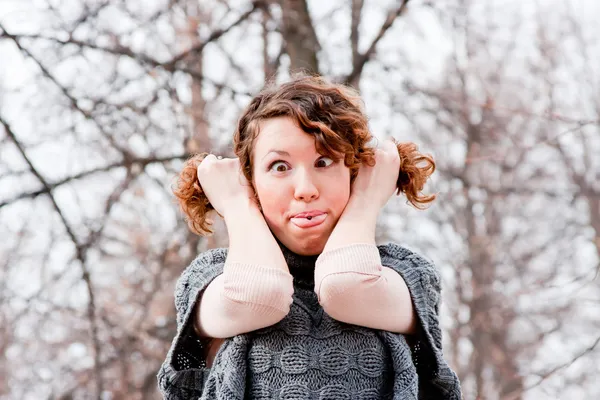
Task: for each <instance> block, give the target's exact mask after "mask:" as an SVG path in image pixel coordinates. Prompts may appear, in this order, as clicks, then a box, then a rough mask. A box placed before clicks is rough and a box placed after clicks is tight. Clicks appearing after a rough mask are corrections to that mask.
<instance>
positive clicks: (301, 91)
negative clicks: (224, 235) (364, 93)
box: [173, 76, 435, 235]
mask: <svg viewBox="0 0 600 400" xmlns="http://www.w3.org/2000/svg"><path fill="white" fill-rule="evenodd" d="M276 117H289V118H291V119H293V120H294V121H295V123H296V124H297V125H298V126H299V127H300V128H301V129H302V130H303V131H304V132H306V133H308V134H310V135H312V136H314V137H315V144H316V147H317V151H318V152H319V153H321V154H323V155H326V156H328V157H330V158H332V159H334V160H342V159H343V161H344V164H345V165H346V167H348V168H349V169H350V174H351V177H352V180H353V179H354V178H355V177H356V175H357V173H358V169H359V167H360V165H361V164H363V163H365V164H367V165H370V166H372V165H374V164H375V157H374V149H373V148H372V147H369V145H368V143H369V142H370V141H371V140H372V139H373V136H372V135H371V133H370V131H369V128H368V120H367V117H366V114H365V112H364V110H363V106H362V101H361V99H360V97H359V95H358V93H357V92H356V91H355V90H353V89H351V88H349V87H347V86H344V85H340V84H334V83H331V82H328V81H326V80H325V79H323V78H321V77H318V76H300V77H296V78H294V79H292V80H291V81H289V82H286V83H284V84H281V85H276V84H274V83H272V84H270V85H268V86H266V87H265V88H264V89H263V90H262V91H261V92H260V93H259V94H258V95H257V96H255V97H254V98H253V99H252V101H251V102H250V104H249V105H248V106H247V107H246V109H245V110H244V112H243V114H242V116H241V117H240V119H239V121H238V124H237V128H236V130H235V133H234V136H233V149H234V153H235V155H236V156H237V157H238V158H239V160H240V165H241V167H242V171H243V173H244V175H245V176H246V179H248V182H252V150H253V148H254V141H255V140H256V138H257V137H258V133H259V124H260V122H261V121H263V120H266V119H269V118H276ZM396 146H397V148H398V154H399V155H400V173H399V175H398V182H397V185H396V186H397V189H398V192H397V193H398V194H400V193H404V195H405V196H406V198H407V200H408V202H409V203H411V204H412V205H413V206H415V207H416V208H418V209H424V208H425V207H426V205H427V204H428V203H431V202H432V201H433V200H434V199H435V195H425V194H423V193H422V190H423V187H424V186H425V182H426V181H427V179H428V178H429V177H430V176H431V174H432V173H433V172H434V171H435V162H434V161H433V158H432V157H431V156H430V155H424V154H421V153H419V151H418V148H417V145H416V144H414V143H410V142H409V143H397V144H396ZM206 154H207V153H203V154H198V155H195V156H193V157H191V158H190V159H189V160H187V162H186V163H185V165H184V167H183V170H182V171H181V173H180V175H179V179H178V182H177V186H176V188H174V190H173V192H174V194H175V196H176V197H177V198H178V200H179V204H180V206H181V209H182V211H183V212H184V214H185V215H186V216H187V221H188V225H189V227H190V229H191V230H192V231H193V232H195V233H197V234H200V235H204V234H207V233H211V232H212V231H211V229H210V222H209V221H207V218H206V217H207V213H208V212H209V211H211V210H212V209H213V208H212V206H211V205H210V202H209V201H208V199H207V197H206V196H205V195H204V192H203V191H202V188H201V186H200V184H199V182H198V176H197V172H196V169H197V167H198V165H199V164H200V162H201V161H202V160H203V159H204V157H205V156H206Z"/></svg>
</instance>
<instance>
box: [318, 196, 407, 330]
mask: <svg viewBox="0 0 600 400" xmlns="http://www.w3.org/2000/svg"><path fill="white" fill-rule="evenodd" d="M370 209H371V208H369V207H365V205H364V204H361V203H360V201H355V200H352V201H351V202H349V204H348V206H346V209H345V210H344V213H343V214H342V217H341V218H340V220H339V221H338V224H337V225H336V228H335V229H334V230H333V232H332V234H331V236H330V238H329V240H328V242H327V245H326V246H325V249H324V251H323V253H322V254H321V256H319V258H318V260H317V263H316V267H315V291H316V293H317V295H318V297H319V302H320V303H321V305H322V306H323V309H324V310H325V312H327V314H329V315H330V316H331V317H332V318H335V319H337V320H339V321H342V322H346V323H350V324H355V325H361V326H366V327H369V328H374V329H382V330H387V331H391V332H398V333H413V332H414V331H415V326H416V317H415V313H414V310H413V304H412V300H411V296H410V293H409V291H408V287H407V286H406V283H405V282H404V279H402V276H400V274H398V273H397V272H396V271H394V270H392V269H390V268H387V267H384V266H382V264H381V258H380V256H379V250H378V249H377V246H375V224H376V219H377V214H376V213H374V212H369V210H370Z"/></svg>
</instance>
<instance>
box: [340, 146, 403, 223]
mask: <svg viewBox="0 0 600 400" xmlns="http://www.w3.org/2000/svg"><path fill="white" fill-rule="evenodd" d="M399 170H400V156H399V154H398V148H397V147H396V144H395V143H394V142H393V141H391V140H389V139H388V140H385V141H383V142H382V144H381V146H380V147H379V148H377V149H375V165H374V166H372V167H370V166H368V165H365V164H363V165H361V166H360V169H359V171H358V176H357V177H356V179H355V180H354V183H353V185H352V190H351V194H350V202H352V203H356V204H358V205H359V206H360V207H368V208H369V209H372V210H373V211H375V212H376V213H379V210H381V208H382V207H383V206H384V205H385V204H386V203H387V201H388V200H389V199H390V197H391V196H392V195H393V194H394V192H395V191H396V184H397V181H398V174H399Z"/></svg>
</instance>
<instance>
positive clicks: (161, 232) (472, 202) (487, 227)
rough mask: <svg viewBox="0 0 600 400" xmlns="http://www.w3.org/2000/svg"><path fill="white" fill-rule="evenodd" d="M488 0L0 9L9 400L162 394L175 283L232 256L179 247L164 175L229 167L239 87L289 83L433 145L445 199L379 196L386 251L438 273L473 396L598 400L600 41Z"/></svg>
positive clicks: (387, 130)
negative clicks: (341, 94) (301, 79)
mask: <svg viewBox="0 0 600 400" xmlns="http://www.w3.org/2000/svg"><path fill="white" fill-rule="evenodd" d="M500 3H502V2H496V1H492V2H486V3H485V4H482V3H481V2H480V3H476V2H470V1H466V0H464V1H459V2H454V3H452V2H451V3H447V2H446V3H444V2H440V3H439V4H438V3H436V4H434V3H433V2H427V1H413V2H410V3H409V2H408V1H406V0H404V1H364V0H353V1H352V2H347V1H341V0H339V1H334V2H316V1H307V0H302V1H288V0H279V1H276V0H264V1H260V0H255V1H250V0H245V1H244V0H242V1H224V0H210V1H202V2H199V1H196V0H168V1H167V0H165V1H158V0H157V1H154V2H147V1H141V0H139V1H136V0H133V1H116V2H115V1H92V0H80V1H78V2H74V3H73V2H71V3H70V4H66V3H65V4H63V3H57V2H52V1H47V2H41V3H36V5H29V6H28V7H29V8H26V7H25V6H24V5H22V4H19V3H14V4H15V5H12V6H11V7H12V8H9V6H5V5H2V6H0V59H2V60H9V61H8V63H7V64H6V65H8V66H9V67H3V69H2V70H0V74H2V75H0V79H2V80H3V81H2V93H0V95H1V96H2V98H1V99H0V100H1V101H0V158H1V159H2V163H0V219H1V220H2V224H0V236H1V237H2V238H3V239H4V238H6V239H4V240H3V241H2V243H0V255H1V256H2V257H1V259H2V263H1V264H0V277H1V278H2V279H1V280H0V282H1V283H0V299H1V300H2V301H1V302H0V322H1V323H0V326H2V327H3V328H0V398H56V399H59V398H60V399H75V398H88V397H94V398H101V397H102V396H104V395H110V396H112V398H115V399H120V398H123V399H125V398H126V399H138V398H139V399H148V398H158V393H157V392H156V382H155V374H156V371H157V369H158V367H159V365H160V363H161V362H162V361H163V359H164V357H165V354H166V351H167V349H168V347H169V345H170V342H171V340H172V338H173V336H174V334H175V318H174V307H173V305H172V302H173V300H172V293H173V287H174V284H175V281H176V279H177V277H178V276H179V275H180V273H181V271H182V270H183V268H185V267H186V266H187V265H188V263H189V262H190V260H192V259H193V258H194V257H195V256H196V255H197V254H198V253H199V252H201V251H203V250H205V249H207V248H209V247H214V246H223V245H226V235H225V227H224V226H223V225H222V224H221V225H220V226H219V227H218V229H217V231H216V233H215V236H213V237H211V238H206V239H201V238H198V237H197V236H194V235H192V234H190V233H189V231H188V229H187V227H186V224H185V223H184V221H183V220H182V218H181V215H180V214H179V213H178V212H177V208H176V204H175V203H174V202H173V198H172V196H171V194H170V186H171V184H172V181H173V177H174V176H176V174H177V173H178V171H179V169H180V168H181V166H182V162H183V161H184V160H185V159H186V158H188V157H189V156H190V155H191V154H193V153H196V152H202V151H213V152H217V153H220V154H224V155H231V144H230V138H231V133H232V131H233V127H234V124H235V121H236V118H237V117H238V115H239V113H240V111H241V110H242V108H243V107H244V106H245V105H246V104H247V102H248V100H249V98H250V96H251V95H252V94H254V93H256V92H257V91H258V90H260V88H261V87H262V86H263V85H264V83H265V81H268V80H270V79H278V78H280V77H285V76H286V75H289V74H290V73H293V72H295V71H297V70H304V71H307V72H314V73H321V74H326V75H328V76H330V77H331V78H332V79H334V80H336V81H339V82H344V83H347V84H349V85H352V86H354V87H357V88H359V89H360V90H361V93H362V94H363V96H364V98H365V99H366V106H367V110H368V111H369V113H370V115H371V118H372V128H373V130H374V132H375V133H376V134H377V135H378V137H383V136H390V135H392V136H395V137H396V138H397V139H399V140H414V141H416V142H417V143H418V144H420V147H421V150H424V151H426V152H433V153H434V156H435V158H436V160H437V162H438V173H436V178H435V179H434V182H433V186H432V187H434V188H435V190H436V191H438V192H439V199H438V201H437V202H436V203H435V204H434V206H433V207H432V208H431V209H430V210H429V211H427V212H424V213H418V212H416V211H413V210H411V209H410V208H407V207H403V208H399V207H397V206H398V205H399V204H398V203H393V204H391V205H390V207H389V208H387V209H386V210H385V213H383V214H382V217H381V221H380V222H381V224H380V225H381V226H380V227H381V230H380V231H379V239H381V240H386V239H394V240H397V241H400V242H402V243H404V244H406V245H409V246H411V247H415V248H417V249H418V250H421V251H422V252H423V254H425V255H426V256H428V257H430V258H433V259H434V260H435V261H436V263H437V264H438V267H439V269H440V271H441V274H442V277H443V278H444V300H445V301H444V305H445V309H444V312H443V317H444V319H443V324H444V327H445V328H446V332H447V336H446V353H447V356H448V359H449V361H450V363H451V365H452V366H453V367H454V368H455V369H456V371H457V372H458V373H459V376H460V378H461V381H462V382H463V385H464V392H465V398H466V399H472V398H485V399H495V398H497V399H503V400H507V399H525V398H536V399H537V398H541V397H543V396H544V395H547V396H548V397H550V398H552V397H553V394H561V395H565V396H567V397H569V396H570V398H574V397H575V398H576V397H577V396H578V395H579V397H593V396H594V394H598V393H597V389H594V382H593V379H592V376H593V373H594V371H596V372H597V367H595V366H594V365H593V364H594V363H593V354H594V352H595V351H596V347H597V340H596V339H597V338H596V336H595V334H594V332H595V331H597V322H595V321H594V320H593V318H592V317H590V315H592V314H591V312H590V310H591V309H592V307H593V306H594V305H597V300H598V293H599V291H598V290H597V289H598V288H597V284H595V286H594V284H591V283H590V282H591V279H592V278H593V277H594V275H595V272H596V271H597V268H598V258H599V257H598V248H599V240H598V237H599V233H598V232H600V226H599V225H600V208H599V207H600V205H599V202H600V197H599V195H598V190H599V188H598V186H597V182H598V180H599V179H598V177H599V175H600V167H599V166H598V163H597V158H598V157H595V156H594V155H595V154H597V152H598V149H599V143H598V136H599V135H598V118H600V111H599V110H600V108H599V106H598V99H597V93H598V90H597V89H598V81H597V78H596V77H597V76H598V75H597V73H596V72H597V71H595V70H594V69H593V68H594V67H593V65H595V64H597V63H595V60H598V59H599V57H598V52H597V48H596V47H594V46H593V43H592V40H591V39H590V37H593V36H594V34H597V33H598V32H597V29H596V30H594V29H595V28H594V26H595V25H593V24H591V23H590V22H589V21H587V20H585V19H584V18H583V17H582V15H581V13H579V14H578V13H577V12H576V10H575V9H571V8H569V7H567V6H565V5H560V4H559V3H560V2H554V3H553V4H554V5H555V6H556V7H551V8H545V9H543V8H541V7H540V8H539V9H536V10H535V11H534V12H532V11H531V7H529V6H527V5H521V4H517V3H515V4H512V5H506V4H500ZM544 10H545V11H544ZM32 21H33V22H32ZM551 24H555V25H557V26H560V29H559V30H558V31H553V30H552V29H550V28H551V26H552V25H551ZM515 32H518V33H519V34H518V35H515ZM532 32H533V34H532ZM432 35H433V36H432ZM340 38H342V39H340ZM574 43H575V44H574ZM436 46H437V47H436ZM421 47H422V48H421ZM563 54H564V56H563ZM566 60H572V62H571V63H569V62H566ZM577 60H579V61H581V62H579V61H577ZM9 73H10V74H11V75H8V74H9ZM564 88H567V89H564ZM570 90H579V91H583V92H584V93H586V96H587V97H585V100H584V101H581V102H580V103H581V104H580V103H578V101H576V100H573V96H569V95H567V92H569V91H570ZM579 109H581V110H585V112H579V111H578V110H579ZM426 189H427V188H426ZM590 248H593V249H594V254H595V256H596V260H591V259H590V256H582V255H581V254H583V253H582V252H584V251H585V252H587V253H585V254H587V255H589V254H591V253H590V250H589V249H590ZM590 288H592V289H590ZM589 304H591V305H589ZM575 328H576V329H579V330H580V332H579V333H578V332H575ZM573 338H575V339H574V340H573ZM570 339H571V340H570ZM556 343H559V344H561V343H564V346H562V347H561V346H558V347H556V346H557V344H556ZM553 346H554V347H553ZM556 353H560V354H561V355H563V356H561V357H560V358H557V359H555V358H554V357H552V355H553V354H556ZM578 365H585V366H586V367H587V368H588V370H587V371H586V372H584V373H578V371H577V369H576V368H575V369H574V368H572V367H573V366H574V367H577V366H578ZM594 390H596V391H594ZM548 393H551V394H550V395H548ZM554 397H556V396H554Z"/></svg>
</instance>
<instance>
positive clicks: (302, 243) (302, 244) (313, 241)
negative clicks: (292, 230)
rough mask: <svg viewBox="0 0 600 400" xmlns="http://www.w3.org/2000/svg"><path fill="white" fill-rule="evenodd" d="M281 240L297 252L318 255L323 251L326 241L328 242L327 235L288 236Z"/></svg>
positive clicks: (305, 254)
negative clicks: (309, 236)
mask: <svg viewBox="0 0 600 400" xmlns="http://www.w3.org/2000/svg"><path fill="white" fill-rule="evenodd" d="M328 236H329V235H328ZM281 242H282V243H283V244H284V245H285V247H287V248H288V249H290V250H291V251H293V252H294V253H296V254H299V255H301V256H316V255H319V254H321V253H322V252H323V249H324V248H325V243H327V237H325V238H323V237H322V236H319V237H313V238H293V237H289V236H288V237H286V240H281Z"/></svg>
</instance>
